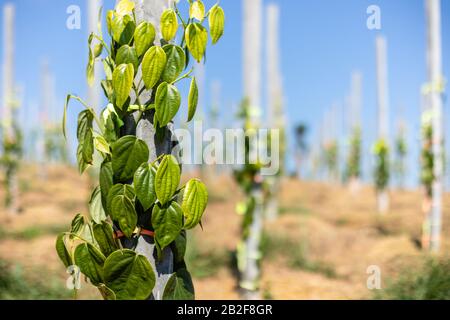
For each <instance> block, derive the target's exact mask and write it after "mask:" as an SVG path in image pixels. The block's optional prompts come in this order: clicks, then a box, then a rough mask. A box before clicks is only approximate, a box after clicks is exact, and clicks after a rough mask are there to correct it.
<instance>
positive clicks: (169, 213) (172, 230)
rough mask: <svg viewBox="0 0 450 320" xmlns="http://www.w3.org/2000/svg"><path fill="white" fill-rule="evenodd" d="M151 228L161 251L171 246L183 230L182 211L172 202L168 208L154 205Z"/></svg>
mask: <svg viewBox="0 0 450 320" xmlns="http://www.w3.org/2000/svg"><path fill="white" fill-rule="evenodd" d="M152 226H153V228H154V229H155V238H156V241H157V242H158V244H159V245H160V247H161V249H164V248H165V247H167V246H168V245H169V244H171V243H172V242H173V241H174V240H175V239H176V238H177V237H178V235H179V234H180V232H181V230H182V229H183V210H182V209H181V207H180V205H179V204H178V203H176V202H175V201H173V202H172V203H171V204H170V206H165V207H160V206H159V205H155V206H154V207H153V211H152Z"/></svg>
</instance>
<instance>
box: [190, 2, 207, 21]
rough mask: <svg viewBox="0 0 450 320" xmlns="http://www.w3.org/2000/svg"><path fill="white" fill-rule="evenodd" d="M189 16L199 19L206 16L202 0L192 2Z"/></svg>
mask: <svg viewBox="0 0 450 320" xmlns="http://www.w3.org/2000/svg"><path fill="white" fill-rule="evenodd" d="M189 17H190V18H191V19H194V18H195V19H197V20H198V21H202V20H203V18H204V17H205V6H204V4H203V2H201V1H194V2H192V3H191V6H190V8H189Z"/></svg>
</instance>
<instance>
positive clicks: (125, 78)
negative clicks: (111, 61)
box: [112, 63, 134, 109]
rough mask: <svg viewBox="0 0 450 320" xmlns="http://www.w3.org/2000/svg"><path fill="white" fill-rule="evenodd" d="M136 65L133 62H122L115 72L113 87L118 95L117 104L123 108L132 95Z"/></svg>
mask: <svg viewBox="0 0 450 320" xmlns="http://www.w3.org/2000/svg"><path fill="white" fill-rule="evenodd" d="M133 80H134V67H133V65H132V64H131V63H129V64H121V65H119V66H117V67H116V68H115V69H114V72H113V82H112V85H113V89H114V93H115V95H116V105H117V107H119V108H120V109H122V107H123V105H124V104H125V102H126V101H127V100H128V98H129V96H130V91H131V88H132V87H133Z"/></svg>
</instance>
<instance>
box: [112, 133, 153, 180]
mask: <svg viewBox="0 0 450 320" xmlns="http://www.w3.org/2000/svg"><path fill="white" fill-rule="evenodd" d="M148 156H149V150H148V147H147V145H146V144H145V142H144V141H142V140H140V139H138V138H136V137H135V136H124V137H122V138H120V139H119V140H117V141H116V142H114V143H113V145H112V168H113V171H114V177H115V179H116V181H119V182H127V181H128V180H130V179H132V178H133V176H134V172H135V171H136V169H137V168H139V166H140V165H141V164H142V163H144V162H147V161H148Z"/></svg>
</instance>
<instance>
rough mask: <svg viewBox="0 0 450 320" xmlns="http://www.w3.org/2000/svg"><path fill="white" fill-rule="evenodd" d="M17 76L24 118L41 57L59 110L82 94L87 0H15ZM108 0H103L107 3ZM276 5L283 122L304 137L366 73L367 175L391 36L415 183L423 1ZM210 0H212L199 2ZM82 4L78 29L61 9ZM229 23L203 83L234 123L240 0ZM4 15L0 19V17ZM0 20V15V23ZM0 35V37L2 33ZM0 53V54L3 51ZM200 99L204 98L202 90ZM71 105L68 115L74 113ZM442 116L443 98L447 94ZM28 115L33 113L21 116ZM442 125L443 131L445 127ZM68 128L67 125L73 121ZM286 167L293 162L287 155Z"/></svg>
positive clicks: (393, 75) (395, 100)
mask: <svg viewBox="0 0 450 320" xmlns="http://www.w3.org/2000/svg"><path fill="white" fill-rule="evenodd" d="M11 2H13V3H15V4H16V11H17V12H16V27H17V30H16V41H17V43H16V63H15V67H16V69H15V70H16V80H17V83H19V84H20V85H21V86H23V87H24V94H25V95H24V107H23V112H22V116H23V117H24V118H28V119H30V118H34V117H35V116H33V115H35V112H36V111H35V109H36V107H38V106H39V99H40V92H39V91H40V85H39V81H40V74H39V72H40V69H41V61H42V60H43V59H48V61H49V62H50V68H51V70H52V72H53V73H54V75H55V78H56V91H57V96H58V102H59V104H60V105H61V108H60V111H62V106H63V101H64V96H65V94H66V93H68V92H72V93H76V94H79V95H81V96H85V94H86V82H85V76H84V70H85V64H86V60H87V48H86V39H87V11H86V10H85V8H86V1H85V0H83V1H76V0H58V1H56V0H16V1H11ZM113 2H114V1H112V0H105V3H106V5H105V6H106V7H111V6H112V4H113ZM272 2H273V3H278V4H279V6H280V10H281V26H280V29H281V54H282V56H281V59H282V61H281V66H282V72H283V81H284V90H285V96H286V106H285V107H286V112H287V115H288V116H287V118H288V121H289V126H290V127H292V126H293V125H295V124H296V123H299V122H306V123H307V124H308V125H309V127H310V130H311V132H310V138H311V143H313V141H314V140H313V138H314V137H315V136H316V134H317V130H318V126H319V125H320V121H321V118H322V115H323V112H324V111H325V110H326V109H328V108H329V107H330V106H331V104H332V103H333V102H334V101H336V102H339V103H341V104H342V103H343V102H344V98H345V97H346V96H347V95H348V93H349V90H350V74H351V72H352V71H353V70H359V71H361V72H362V74H363V117H362V121H363V129H364V147H365V150H364V151H365V152H364V153H365V160H364V168H365V169H364V175H365V177H366V178H370V175H371V168H370V165H371V163H370V158H371V156H370V148H371V144H372V143H373V141H374V140H375V135H376V122H375V119H376V97H375V94H376V85H375V80H376V78H375V37H376V35H377V34H379V33H381V34H383V35H385V36H386V38H387V41H388V65H389V70H388V73H389V75H388V76H389V92H390V97H389V98H390V100H389V101H390V106H391V117H390V118H391V122H392V124H391V131H392V132H393V131H394V129H395V127H394V124H395V121H396V113H397V110H398V109H399V107H400V106H403V107H402V108H403V110H404V111H403V116H404V118H405V120H406V121H407V122H408V131H409V135H408V144H409V145H410V149H411V150H410V151H411V154H410V157H409V160H408V161H409V168H410V172H411V175H409V184H414V183H416V182H417V171H418V168H417V159H418V143H419V142H418V134H419V110H420V92H419V89H420V86H421V85H422V84H423V83H424V82H425V81H426V64H425V41H426V36H425V35H426V33H425V32H426V30H425V10H424V1H423V0H370V1H368V0H367V1H366V0H270V1H269V0H264V3H265V4H268V3H272ZM0 3H1V4H2V5H3V4H4V3H6V1H5V0H1V2H0ZM205 3H206V4H207V7H210V6H211V5H212V4H213V1H209V0H205ZM72 4H76V5H79V6H80V8H81V13H82V28H81V30H68V29H67V28H66V27H65V25H66V19H67V17H68V15H67V14H66V9H67V7H68V6H69V5H72ZM371 4H375V5H378V6H379V7H380V8H381V14H382V30H381V31H371V30H368V29H367V27H366V19H367V14H366V9H367V7H368V6H369V5H371ZM221 5H222V6H223V8H224V10H225V12H226V16H227V21H226V33H225V36H224V38H223V39H222V40H221V41H220V43H219V44H218V45H216V46H214V47H211V48H209V49H208V59H207V66H206V85H207V89H209V88H210V85H209V84H210V83H211V82H212V81H216V80H218V81H220V82H221V87H222V92H221V96H222V101H221V110H222V111H221V112H222V116H221V119H225V120H224V121H227V122H231V121H232V118H231V116H232V113H231V112H230V109H231V107H232V105H234V104H237V103H238V102H239V101H240V100H241V98H242V80H241V78H242V72H241V66H242V63H241V52H242V48H241V47H242V46H241V43H242V40H241V18H242V17H241V7H242V3H241V1H238V0H222V1H221ZM442 13H443V17H442V19H443V24H442V36H443V39H442V42H443V58H444V59H443V62H444V75H445V76H447V77H448V75H449V74H450V70H449V68H450V63H449V62H450V61H449V58H450V47H449V46H450V2H449V1H442ZM2 19H3V17H0V20H2ZM1 23H3V21H1ZM0 37H2V35H0ZM0 41H1V39H0ZM0 54H1V53H0ZM205 101H206V102H208V101H210V97H209V94H208V93H206V97H205ZM76 111H77V109H76V108H73V109H72V112H71V116H70V118H69V121H72V123H73V122H74V121H75V116H76ZM445 111H446V118H447V119H448V118H449V112H448V111H449V108H448V101H446V102H445ZM28 121H31V120H28ZM449 127H450V126H447V137H448V136H449V135H448V133H449V130H448V129H450V128H449ZM72 129H73V128H72ZM289 163H290V164H291V165H292V163H293V162H292V160H289Z"/></svg>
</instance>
